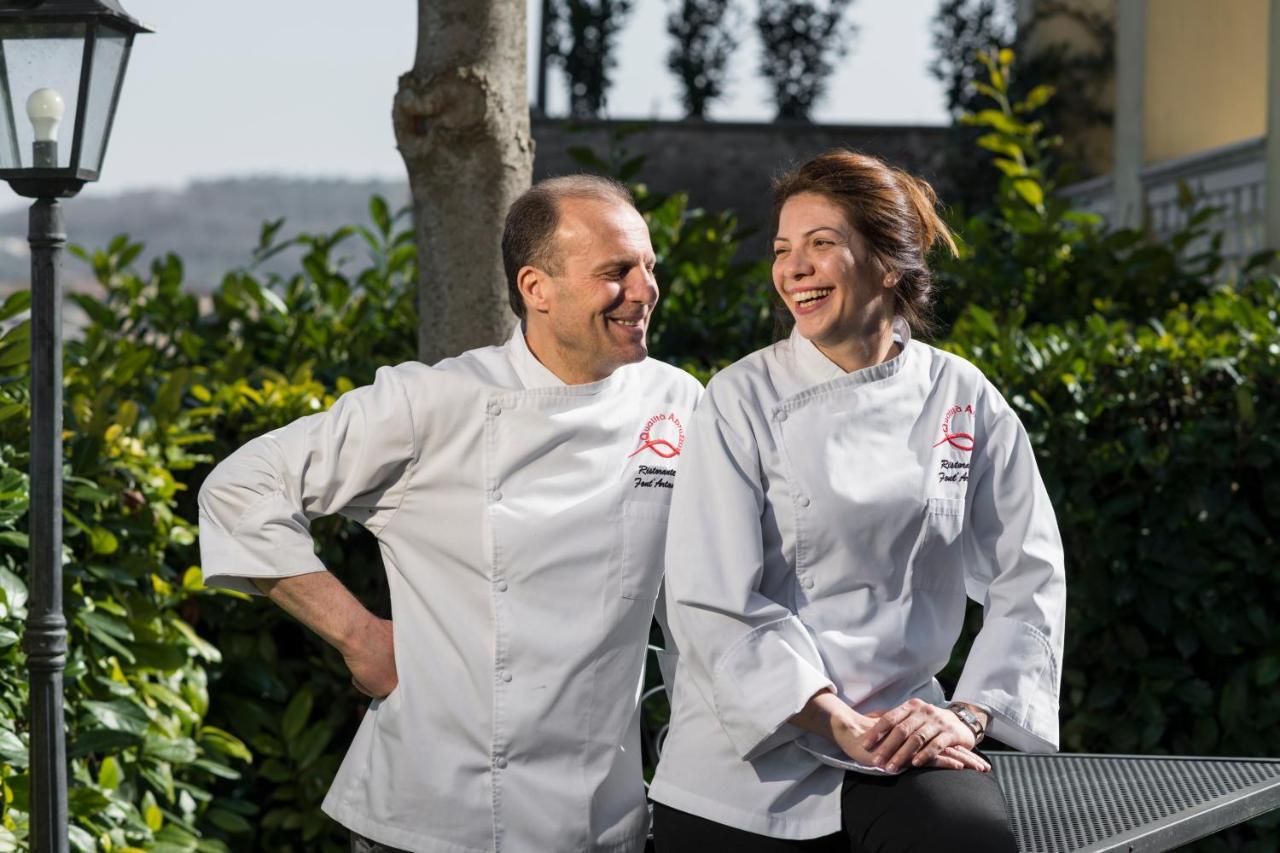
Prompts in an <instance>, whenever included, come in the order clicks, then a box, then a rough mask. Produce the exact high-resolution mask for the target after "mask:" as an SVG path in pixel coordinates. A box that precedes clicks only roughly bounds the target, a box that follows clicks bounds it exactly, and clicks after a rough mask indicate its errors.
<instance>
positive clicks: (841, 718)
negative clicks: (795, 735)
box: [789, 690, 876, 765]
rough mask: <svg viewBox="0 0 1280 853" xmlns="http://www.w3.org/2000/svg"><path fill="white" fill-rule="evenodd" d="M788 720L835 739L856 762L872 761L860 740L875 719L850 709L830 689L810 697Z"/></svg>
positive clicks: (865, 762)
mask: <svg viewBox="0 0 1280 853" xmlns="http://www.w3.org/2000/svg"><path fill="white" fill-rule="evenodd" d="M789 722H790V723H791V724H792V725H796V726H799V727H800V728H802V729H804V730H805V731H808V732H813V733H814V734H819V735H822V736H823V737H825V738H827V739H829V740H833V741H835V742H836V745H837V746H839V747H840V750H841V751H842V752H844V754H845V755H847V756H849V757H850V758H852V759H853V760H854V761H856V762H858V763H859V764H868V765H869V764H871V763H872V758H871V753H870V751H868V750H867V749H866V748H865V747H864V746H863V745H862V739H863V737H864V736H865V735H866V734H867V732H868V731H870V730H871V727H872V726H873V725H875V722H876V721H875V720H873V719H872V718H871V717H867V716H863V715H862V714H859V713H858V712H857V711H855V710H853V708H851V707H849V705H847V704H845V702H844V700H843V699H841V698H840V697H839V696H837V695H836V694H835V693H832V692H831V691H830V690H823V691H822V692H821V693H816V694H814V695H813V696H811V697H809V701H808V703H807V704H806V705H805V706H804V708H803V709H801V711H800V713H798V714H796V715H795V716H793V717H792V718H791V719H790V721H789Z"/></svg>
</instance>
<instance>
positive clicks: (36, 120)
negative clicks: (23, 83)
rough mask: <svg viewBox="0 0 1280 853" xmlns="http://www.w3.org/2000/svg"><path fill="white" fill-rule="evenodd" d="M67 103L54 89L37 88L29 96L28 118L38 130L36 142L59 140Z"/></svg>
mask: <svg viewBox="0 0 1280 853" xmlns="http://www.w3.org/2000/svg"><path fill="white" fill-rule="evenodd" d="M65 111H66V105H65V104H63V103H62V96H61V95H59V94H58V93H57V92H56V91H55V90H53V89H36V90H35V91H34V92H32V93H31V97H30V98H27V118H29V119H31V126H32V127H34V128H35V131H36V140H35V141H36V142H57V140H58V125H59V124H61V123H62V114H63V113H64V112H65Z"/></svg>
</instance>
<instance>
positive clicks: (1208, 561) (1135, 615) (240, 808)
mask: <svg viewBox="0 0 1280 853" xmlns="http://www.w3.org/2000/svg"><path fill="white" fill-rule="evenodd" d="M992 70H993V75H992V80H991V81H990V82H989V83H988V84H984V85H987V87H988V89H989V90H990V91H989V94H990V95H991V96H992V98H993V101H992V103H993V107H992V109H991V110H989V111H985V112H982V113H979V114H978V115H977V116H975V117H974V119H973V121H974V122H975V124H977V125H978V126H980V127H981V128H983V129H984V130H985V131H986V132H985V134H984V135H983V136H982V144H983V146H984V147H986V148H988V149H990V150H992V151H993V152H994V154H995V156H996V162H997V165H998V167H999V168H1001V169H1002V171H1003V172H1004V175H1005V177H1004V179H1003V180H1002V182H1001V186H1000V191H999V198H998V200H997V201H998V203H997V205H996V206H995V207H994V208H993V210H992V211H990V212H988V213H986V214H983V215H982V216H979V217H977V218H974V219H970V220H967V221H964V222H958V223H956V227H957V230H958V232H959V233H960V234H961V236H962V237H963V238H964V243H965V246H964V249H965V251H964V256H963V257H962V258H961V259H959V260H957V261H954V262H952V261H946V260H940V261H939V279H940V282H941V285H942V296H943V301H942V305H941V309H940V312H939V326H940V329H941V334H940V340H941V341H942V342H943V344H942V345H944V346H946V347H947V348H949V349H952V350H953V351H956V352H958V353H961V354H963V355H965V356H966V357H968V358H970V359H972V360H973V361H975V362H976V363H977V364H978V365H979V366H980V367H981V368H982V369H983V370H984V371H985V372H986V373H987V375H988V376H990V377H991V379H992V381H993V382H995V384H996V385H997V387H999V388H1001V389H1002V390H1003V391H1004V392H1005V393H1006V396H1007V397H1008V398H1009V399H1010V401H1011V402H1012V404H1013V405H1014V406H1015V407H1016V408H1017V409H1018V411H1019V413H1020V415H1021V416H1022V419H1023V421H1024V423H1025V424H1026V425H1027V428H1028V431H1029V433H1030V435H1031V438H1032V441H1033V444H1034V445H1035V447H1036V450H1037V455H1038V457H1039V459H1040V464H1041V469H1042V471H1043V473H1044V476H1045V480H1046V483H1047V485H1048V488H1049V490H1050V493H1051V494H1052V496H1053V499H1054V505H1055V507H1056V509H1057V512H1058V517H1059V522H1060V525H1061V528H1062V532H1063V537H1064V540H1065V543H1066V547H1067V555H1068V573H1069V584H1068V588H1069V596H1070V600H1069V621H1068V628H1067V652H1066V659H1065V670H1064V690H1063V738H1064V746H1065V747H1066V748H1068V749H1088V750H1096V751H1116V752H1124V751H1142V752H1153V753H1158V752H1177V753H1199V754H1267V753H1271V754H1276V753H1280V735H1277V733H1276V732H1277V727H1276V725H1275V723H1276V718H1277V716H1278V715H1280V700H1277V698H1276V695H1277V691H1276V689H1275V688H1276V684H1275V682H1276V681H1277V679H1280V643H1277V641H1276V638H1275V636H1274V634H1273V629H1272V628H1271V626H1270V623H1269V621H1268V619H1267V617H1268V616H1269V615H1270V614H1271V613H1274V612H1277V611H1278V610H1280V607H1278V605H1280V602H1278V601H1277V597H1278V596H1280V591H1278V590H1280V565H1277V560H1276V557H1277V553H1278V551H1277V548H1276V538H1277V533H1278V532H1280V515H1278V512H1277V510H1276V509H1275V507H1277V506H1280V486H1278V485H1277V483H1276V481H1275V479H1274V475H1272V473H1271V472H1272V471H1274V470H1277V468H1280V465H1278V464H1277V463H1278V462H1280V459H1278V458H1277V457H1278V455H1280V448H1278V447H1277V438H1276V430H1275V426H1274V425H1275V424H1276V423H1277V420H1278V418H1280V411H1277V410H1278V409H1280V392H1277V388H1280V375H1277V374H1278V373H1280V343H1278V342H1280V318H1278V316H1277V315H1278V312H1280V283H1278V281H1277V279H1276V278H1275V277H1274V276H1271V275H1268V274H1267V273H1266V270H1265V267H1264V265H1263V264H1264V262H1265V261H1266V260H1268V259H1267V258H1259V259H1257V263H1256V264H1255V265H1254V266H1253V267H1251V268H1248V269H1246V270H1245V271H1243V272H1241V273H1240V274H1239V275H1237V276H1236V280H1235V281H1227V279H1228V275H1227V273H1226V271H1225V268H1224V266H1223V264H1222V259H1221V257H1220V256H1219V255H1218V253H1217V250H1216V248H1217V247H1216V244H1215V243H1214V242H1213V241H1208V248H1207V250H1205V251H1203V252H1201V253H1200V254H1199V255H1197V256H1195V257H1187V252H1186V249H1187V248H1188V247H1192V246H1197V245H1200V244H1201V243H1202V242H1204V241H1201V240H1199V237H1201V236H1203V235H1202V232H1203V228H1204V222H1205V218H1206V214H1199V215H1198V217H1197V218H1195V219H1193V224H1192V226H1191V227H1190V228H1189V229H1188V230H1187V231H1186V232H1185V233H1183V234H1181V235H1179V236H1178V237H1176V238H1175V239H1174V241H1172V242H1171V243H1168V244H1166V245H1157V244H1153V243H1151V242H1150V241H1148V240H1147V239H1146V238H1145V237H1144V236H1143V235H1141V234H1139V233H1136V232H1131V231H1120V232H1114V233H1106V232H1104V231H1103V230H1102V229H1101V228H1100V227H1099V224H1098V223H1097V222H1096V221H1095V220H1093V219H1092V218H1090V217H1088V216H1084V215H1081V214H1077V213H1074V212H1072V211H1070V210H1069V209H1068V208H1067V206H1066V205H1065V204H1064V203H1063V202H1061V201H1059V200H1056V199H1055V198H1054V196H1053V194H1052V191H1053V189H1054V185H1053V182H1052V180H1051V178H1050V175H1051V159H1050V158H1051V157H1052V153H1053V148H1054V146H1053V141H1052V140H1051V139H1048V138H1046V137H1045V135H1044V133H1043V129H1042V128H1040V127H1039V126H1038V125H1037V124H1036V123H1035V122H1034V120H1033V116H1034V111H1035V109H1036V108H1037V103H1042V102H1043V100H1044V99H1045V98H1047V97H1049V96H1050V95H1051V92H1049V91H1047V90H1043V89H1040V90H1033V92H1032V95H1031V97H1030V99H1029V100H1028V101H1024V102H1023V103H1021V104H1012V103H1009V102H1008V99H1007V94H1006V92H1007V90H1006V89H1005V88H1004V86H1003V83H1004V82H1005V80H1006V79H1007V67H1006V68H1001V67H1000V66H999V65H998V64H996V63H993V69H992ZM579 153H580V156H582V157H583V159H586V160H591V159H592V158H591V155H589V154H587V153H585V152H579ZM615 162H616V163H617V168H615V169H614V171H615V172H617V173H621V174H622V175H623V177H625V178H627V179H633V178H634V177H635V176H636V174H637V170H638V169H640V168H642V167H641V165H640V163H639V162H637V161H635V160H630V161H625V160H623V161H621V162H618V161H617V160H616V159H615ZM593 165H597V166H608V165H609V164H604V163H601V162H600V161H598V160H596V161H594V163H593ZM637 194H638V197H639V201H640V205H641V207H642V209H643V210H644V211H645V213H646V216H647V217H648V219H649V222H650V227H651V230H652V232H653V237H654V244H655V249H656V250H657V252H658V255H659V270H658V278H659V280H660V282H662V283H663V286H664V304H663V306H662V309H661V310H660V311H659V313H658V315H657V317H656V322H655V325H654V327H653V329H652V334H653V340H652V343H653V349H654V352H655V353H657V354H658V355H660V356H661V357H664V358H666V359H668V360H670V361H673V362H675V363H678V364H681V365H682V366H685V367H686V368H687V369H690V370H691V371H693V372H695V373H697V374H698V375H699V376H700V377H702V378H704V379H705V378H706V377H707V376H708V375H709V374H710V373H711V372H713V371H714V370H716V369H717V368H719V367H720V366H723V365H724V364H727V363H729V362H731V361H733V360H735V359H736V358H738V357H740V356H741V355H744V354H745V353H747V352H750V351H752V350H754V349H756V348H758V347H760V346H763V345H764V344H766V343H768V342H769V341H770V340H771V339H772V336H773V333H774V319H773V315H772V308H771V304H772V298H771V293H770V285H769V276H768V269H767V266H766V265H765V264H764V263H763V262H752V263H741V262H739V261H736V260H735V258H736V257H738V255H739V252H738V250H739V246H740V244H741V241H742V240H743V239H745V237H746V236H747V235H744V234H742V233H741V232H739V230H738V228H737V224H736V220H735V219H734V218H733V217H732V215H730V214H718V213H708V212H705V211H699V210H691V209H689V208H688V206H687V201H686V199H685V198H684V197H683V196H682V195H675V196H670V197H660V196H656V195H653V194H650V193H648V192H646V191H644V189H643V187H637ZM1188 203H1190V202H1188ZM370 220H371V221H370V224H369V225H367V226H353V227H350V228H343V229H340V230H339V231H337V232H335V233H333V234H329V235H303V236H300V237H296V238H293V239H290V240H281V239H280V236H281V232H282V226H281V223H279V222H275V223H270V224H268V225H267V226H265V227H264V229H263V233H262V239H261V244H260V245H259V246H258V247H257V250H256V251H255V253H254V255H255V259H263V258H265V257H268V256H270V255H274V254H276V253H278V252H280V251H284V250H286V249H292V250H295V251H299V252H300V254H301V259H300V262H299V270H298V272H297V273H296V274H295V275H292V276H289V277H271V276H266V277H264V276H263V275H261V274H259V273H258V272H257V271H256V270H255V268H254V267H253V266H252V265H251V266H250V267H249V268H247V269H244V270H238V271H235V272H233V273H231V274H229V275H228V276H226V277H225V278H224V280H223V281H222V282H221V284H220V285H219V287H218V288H217V290H216V292H215V294H214V296H213V298H212V300H210V301H208V302H205V303H202V302H201V301H199V300H197V299H196V298H195V297H194V296H192V295H190V294H188V293H185V292H184V291H183V288H182V284H183V271H182V265H181V262H180V260H179V259H177V258H175V257H173V256H169V257H167V258H164V259H162V260H160V261H158V262H156V263H154V264H153V265H152V266H151V268H150V269H149V270H147V271H145V272H139V271H137V270H136V269H135V268H134V266H135V262H136V258H137V256H138V254H139V252H140V251H141V247H140V246H138V245H136V244H132V243H130V242H129V241H128V240H127V239H124V238H120V239H118V240H116V241H114V242H113V243H112V244H111V245H110V246H108V247H107V248H106V249H104V250H102V251H99V252H94V253H92V254H87V253H83V252H82V253H81V255H82V256H83V257H84V258H85V259H86V260H87V261H89V262H90V263H91V264H92V266H93V268H94V270H95V273H96V275H97V277H98V279H99V282H100V284H101V291H100V293H99V294H97V295H92V296H90V295H83V294H82V295H77V296H75V297H73V298H74V299H75V301H76V302H77V303H78V304H79V306H80V308H81V309H82V310H83V311H84V313H85V314H86V316H87V325H86V326H85V328H84V331H83V334H82V336H81V338H80V339H78V340H75V341H71V342H69V343H68V346H67V358H66V399H67V414H66V431H67V432H66V459H67V466H66V549H65V562H66V565H65V572H66V578H67V582H66V607H67V614H68V618H69V621H70V654H69V659H68V660H69V662H68V670H67V725H68V737H69V743H70V746H71V751H72V756H73V758H72V785H73V787H72V792H71V800H70V805H71V810H72V815H73V821H74V826H73V828H72V841H73V844H74V847H75V848H76V849H78V850H95V849H96V850H107V851H120V850H128V849H130V848H135V849H137V848H144V849H154V850H162V851H178V850H187V851H189V850H206V851H218V850H236V851H240V850H251V849H256V850H269V851H313V850H322V851H328V850H332V851H340V850H344V849H346V837H345V833H344V832H342V831H341V830H340V829H339V828H338V827H336V826H335V825H334V824H332V823H331V822H330V821H328V820H327V819H326V818H325V817H324V816H323V815H322V814H321V813H320V811H319V802H320V800H321V799H322V797H323V794H324V791H325V789H326V787H327V785H328V782H329V780H330V779H331V777H332V775H333V773H334V771H335V769H336V766H337V762H338V761H339V760H340V757H341V755H342V753H343V751H344V749H345V745H346V743H347V741H348V740H349V738H350V736H351V734H352V733H353V732H354V728H355V726H356V724H357V722H358V720H359V716H360V714H361V713H362V711H363V707H364V700H363V698H362V697H361V696H360V695H359V694H358V693H356V692H355V691H354V689H353V688H352V687H351V686H350V684H349V680H348V677H347V674H346V672H345V671H344V669H343V667H342V663H341V660H340V659H339V657H338V656H337V655H336V653H334V652H333V651H332V650H331V649H329V648H327V647H326V646H324V644H323V643H321V642H319V641H318V640H317V639H316V638H315V637H313V636H312V635H310V634H309V633H308V632H306V631H305V630H303V629H301V628H300V627H299V626H298V625H296V624H295V623H294V622H293V621H292V620H290V619H288V618H287V617H285V616H283V615H282V614H281V613H280V611H278V609H276V608H274V607H273V606H272V605H270V604H269V603H267V602H263V601H261V600H259V601H255V602H249V601H246V600H244V597H243V596H237V595H235V594H231V593H224V592H219V593H214V592H212V591H209V590H206V589H203V588H202V587H201V586H200V583H199V571H198V569H197V568H196V565H197V563H198V552H197V549H196V547H195V543H194V534H195V517H196V516H195V505H194V497H195V494H196V491H197V490H198V487H199V485H200V482H201V481H202V479H203V477H204V475H205V474H206V473H207V472H208V470H209V467H210V465H211V463H212V462H213V461H214V460H216V459H220V458H222V457H223V456H224V455H226V454H227V453H229V452H230V451H231V450H232V449H233V448H234V447H236V446H238V445H239V444H241V443H242V442H243V441H245V440H247V439H248V438H249V437H251V436H254V435H257V434H259V433H261V432H263V431H265V430H267V429H271V428H273V427H275V426H278V425H281V424H284V423H287V422H288V421H290V420H293V419H294V418H296V417H298V416H300V415H303V414H307V413H310V412H313V411H318V410H321V409H323V408H325V407H327V406H328V405H330V404H331V403H332V402H333V400H334V399H335V397H336V396H337V395H338V394H340V393H341V392H343V391H344V390H346V389H348V388H351V387H354V386H356V385H359V384H363V383H366V382H368V381H370V380H371V378H372V376H373V372H374V370H375V369H376V367H377V366H378V365H379V364H383V363H392V362H398V361H402V360H406V359H409V358H412V357H413V351H414V346H413V342H414V339H415V333H416V312H415V308H414V304H413V298H414V297H413V294H414V280H415V263H416V260H415V255H414V249H413V246H412V242H411V236H410V234H409V232H408V231H407V230H405V229H404V228H403V222H402V221H401V220H400V219H399V218H398V217H396V216H393V215H392V214H391V212H390V211H388V209H387V207H386V204H385V203H384V202H382V201H381V200H380V199H374V200H373V202H372V203H371V208H370ZM353 253H354V254H362V256H363V257H364V258H365V260H362V261H358V262H355V261H352V260H350V259H346V260H344V256H350V255H352V254H353ZM27 305H28V300H27V297H26V295H25V294H21V293H20V294H15V295H14V296H11V297H10V298H9V299H8V301H6V302H5V303H4V305H3V307H0V324H2V325H0V328H4V329H5V331H4V332H3V334H0V372H3V373H4V374H6V375H7V378H5V379H4V380H3V381H0V495H3V498H4V499H3V500H2V501H0V685H2V686H3V692H2V693H0V778H2V783H3V827H2V828H0V850H4V849H14V848H21V847H24V845H25V835H26V813H27V807H28V802H27V776H26V743H27V735H26V729H27V725H26V719H25V714H26V672H25V667H24V662H23V657H22V653H21V650H20V646H19V645H18V642H17V641H18V639H19V637H20V635H21V633H22V619H23V617H24V615H25V612H24V609H23V608H24V606H25V598H26V594H25V586H24V582H25V581H24V579H25V576H26V572H27V568H26V566H27V557H26V545H27V541H26V511H27V507H26V496H27V483H26V473H25V471H26V466H27V452H28V435H27V418H28V415H29V398H28V392H27V355H26V353H27V346H28V337H27V336H28V335H29V326H28V325H27V324H26V323H25V322H15V321H17V320H18V319H20V318H21V316H22V312H23V311H24V310H25V309H26V307H27ZM315 530H316V533H317V539H318V542H319V545H320V548H321V551H322V558H323V559H324V561H325V562H326V564H327V565H329V566H330V567H331V568H333V569H334V571H335V572H336V573H337V574H338V575H339V576H340V577H341V578H342V579H343V580H344V581H345V582H347V583H348V584H349V585H350V586H352V588H353V589H354V590H355V591H356V592H357V594H359V595H360V596H361V597H362V598H363V599H364V600H365V601H366V602H367V603H368V604H369V605H370V606H372V607H373V608H374V609H375V610H379V611H381V612H384V613H385V612H386V600H385V583H384V580H383V577H382V572H381V570H380V569H379V568H378V566H379V557H378V553H377V549H376V547H375V544H374V543H373V541H372V539H371V537H369V536H368V535H367V534H366V533H364V532H363V531H362V530H361V529H360V528H358V527H357V526H355V525H352V524H348V523H345V522H343V521H342V520H341V519H336V518H335V519H326V520H325V521H323V522H321V523H319V524H317V525H316V527H315ZM972 617H973V618H972V619H971V623H970V630H972V629H973V627H974V626H975V625H976V619H977V614H976V613H975V614H972ZM652 713H653V714H654V715H655V716H656V717H657V718H659V719H660V718H661V716H662V715H663V714H664V711H663V710H662V709H653V711H652ZM1270 825H1272V826H1274V822H1272V823H1271V824H1270ZM1242 838H1243V836H1237V838H1236V842H1234V843H1237V844H1241V845H1242V844H1245V843H1246V842H1245V841H1243V840H1241V839H1242ZM1252 843H1253V844H1254V845H1255V846H1256V847H1257V849H1266V848H1265V847H1263V846H1262V845H1264V844H1265V843H1266V842H1265V841H1260V840H1255V841H1254V842H1252ZM1222 844H1225V842H1222V843H1220V844H1219V845H1218V846H1219V847H1221V846H1222Z"/></svg>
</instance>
